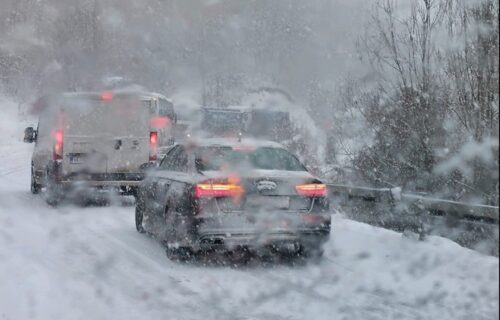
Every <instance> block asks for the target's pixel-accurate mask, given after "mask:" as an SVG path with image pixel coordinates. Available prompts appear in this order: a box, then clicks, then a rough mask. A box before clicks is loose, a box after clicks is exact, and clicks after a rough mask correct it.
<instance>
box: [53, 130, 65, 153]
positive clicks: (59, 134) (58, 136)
mask: <svg viewBox="0 0 500 320" xmlns="http://www.w3.org/2000/svg"><path fill="white" fill-rule="evenodd" d="M54 140H55V141H54V150H53V153H52V158H53V159H54V160H61V159H62V158H63V146H64V133H63V131H62V130H57V131H56V132H54Z"/></svg>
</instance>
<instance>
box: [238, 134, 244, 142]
mask: <svg viewBox="0 0 500 320" xmlns="http://www.w3.org/2000/svg"><path fill="white" fill-rule="evenodd" d="M242 137H243V134H242V133H241V132H238V142H241V138H242Z"/></svg>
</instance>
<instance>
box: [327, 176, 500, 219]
mask: <svg viewBox="0 0 500 320" xmlns="http://www.w3.org/2000/svg"><path fill="white" fill-rule="evenodd" d="M327 186H328V188H329V191H330V195H331V196H332V197H333V198H334V199H335V200H336V201H337V202H338V203H340V204H342V205H343V206H345V207H352V206H353V205H354V203H355V202H374V203H379V204H385V205H386V206H387V207H386V211H391V210H392V209H394V207H395V206H398V205H400V204H404V205H407V206H408V205H411V206H414V207H416V208H418V209H420V210H423V211H427V212H431V213H433V214H438V215H447V216H452V217H455V218H458V219H469V220H481V221H483V222H492V223H498V222H499V208H498V207H496V206H489V205H482V204H471V203H464V202H458V201H453V200H447V199H439V198H433V197H428V196H423V195H420V194H414V193H402V192H401V189H400V188H397V187H396V188H369V187H359V186H351V185H341V184H334V183H328V184H327Z"/></svg>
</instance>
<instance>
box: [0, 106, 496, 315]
mask: <svg viewBox="0 0 500 320" xmlns="http://www.w3.org/2000/svg"><path fill="white" fill-rule="evenodd" d="M0 105H1V101H0ZM5 105H8V104H7V103H5V102H4V106H5ZM3 110H5V109H3ZM9 120H10V121H9ZM12 120H16V119H15V117H14V118H13V117H10V119H9V117H3V118H2V119H0V130H1V133H2V136H3V137H2V138H1V139H0V319H16V320H17V319H120V320H122V319H218V320H221V319H363V320H364V319H384V320H385V319H441V320H443V319H497V318H498V299H499V291H498V281H499V273H498V267H499V263H498V258H494V257H489V256H483V255H481V254H479V253H477V252H474V251H471V250H468V249H465V248H462V247H459V246H458V245H456V244H455V243H453V242H451V241H449V240H446V239H443V238H438V237H431V238H429V239H428V240H427V241H425V242H418V241H414V240H412V239H408V238H404V237H402V236H401V234H398V233H396V232H392V231H387V230H384V229H380V228H375V227H371V226H368V225H365V224H361V223H357V222H353V221H350V220H347V219H344V218H343V217H341V216H338V215H337V216H334V219H333V232H332V237H331V241H330V242H329V243H328V244H327V246H326V252H325V258H324V260H323V261H322V262H321V263H320V264H319V265H306V266H288V265H283V264H281V265H279V264H275V265H271V266H249V267H243V268H233V267H224V266H203V265H201V264H190V265H189V264H181V263H176V262H172V261H170V260H168V259H167V257H166V255H165V252H164V249H163V248H162V247H161V246H160V245H159V244H158V243H157V242H156V241H154V240H152V239H150V238H148V237H146V236H144V235H140V234H138V233H137V232H136V231H135V227H134V208H133V206H131V205H128V206H109V207H95V206H94V207H85V208H83V207H78V206H62V207H60V208H57V209H53V208H50V207H48V206H47V205H46V204H45V202H44V200H43V199H42V197H41V196H33V195H31V194H30V192H29V171H30V169H29V163H30V156H31V154H30V152H31V149H32V147H33V146H32V145H27V144H23V143H22V142H20V141H21V138H22V129H23V127H24V123H22V124H18V123H17V122H12ZM16 121H17V120H16ZM17 130H19V131H17Z"/></svg>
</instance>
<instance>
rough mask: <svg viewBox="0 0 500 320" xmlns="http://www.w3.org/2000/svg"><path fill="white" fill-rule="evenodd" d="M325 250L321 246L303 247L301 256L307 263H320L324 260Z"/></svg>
mask: <svg viewBox="0 0 500 320" xmlns="http://www.w3.org/2000/svg"><path fill="white" fill-rule="evenodd" d="M323 254H324V250H323V248H322V247H320V246H311V247H309V246H307V247H302V248H301V250H300V255H301V256H302V257H303V258H305V259H306V260H307V261H310V262H313V263H319V262H320V261H321V259H322V258H323Z"/></svg>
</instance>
